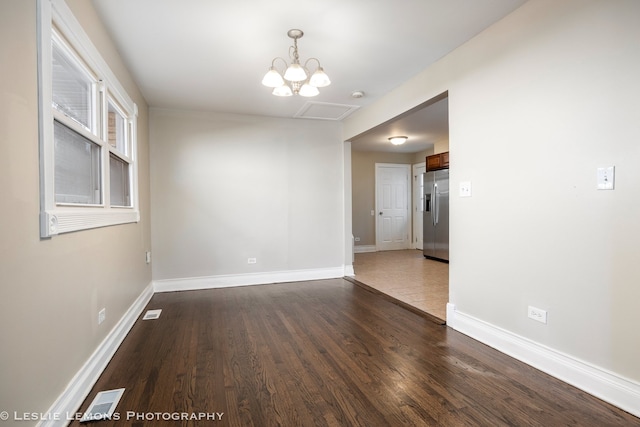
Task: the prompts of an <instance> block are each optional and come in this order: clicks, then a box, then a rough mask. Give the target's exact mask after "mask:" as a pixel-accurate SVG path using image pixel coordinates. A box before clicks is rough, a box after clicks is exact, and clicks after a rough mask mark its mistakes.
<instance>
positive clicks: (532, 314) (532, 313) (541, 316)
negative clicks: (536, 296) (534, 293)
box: [527, 306, 547, 324]
mask: <svg viewBox="0 0 640 427" xmlns="http://www.w3.org/2000/svg"><path fill="white" fill-rule="evenodd" d="M527 315H528V316H529V318H530V319H533V320H535V321H537V322H540V323H544V324H546V323H547V312H546V311H545V310H542V309H540V308H536V307H531V306H529V307H527Z"/></svg>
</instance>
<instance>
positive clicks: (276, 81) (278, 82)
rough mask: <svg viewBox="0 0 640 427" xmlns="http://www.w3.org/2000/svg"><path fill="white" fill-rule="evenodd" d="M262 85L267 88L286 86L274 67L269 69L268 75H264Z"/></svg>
mask: <svg viewBox="0 0 640 427" xmlns="http://www.w3.org/2000/svg"><path fill="white" fill-rule="evenodd" d="M262 84H263V85H265V86H267V87H280V86H282V85H283V84H284V79H283V78H282V75H281V74H280V73H279V72H278V70H276V68H275V67H273V66H272V67H271V68H269V71H267V74H265V75H264V77H263V79H262Z"/></svg>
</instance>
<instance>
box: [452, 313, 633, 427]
mask: <svg viewBox="0 0 640 427" xmlns="http://www.w3.org/2000/svg"><path fill="white" fill-rule="evenodd" d="M447 325H448V326H450V327H451V328H453V329H455V330H456V331H458V332H461V333H463V334H465V335H468V336H470V337H471V338H474V339H476V340H478V341H480V342H482V343H484V344H486V345H488V346H490V347H493V348H495V349H496V350H499V351H500V352H502V353H505V354H507V355H509V356H511V357H513V358H515V359H518V360H520V361H522V362H524V363H526V364H528V365H531V366H533V367H534V368H536V369H539V370H541V371H543V372H546V373H547V374H549V375H551V376H553V377H556V378H558V379H560V380H562V381H564V382H566V383H569V384H571V385H573V386H575V387H577V388H579V389H581V390H584V391H586V392H587V393H589V394H592V395H593V396H596V397H597V398H599V399H602V400H604V401H605V402H609V403H611V404H612V405H615V406H617V407H619V408H621V409H623V410H625V411H627V412H629V413H630V414H633V415H635V416H636V417H640V384H638V383H637V382H634V381H631V380H629V379H626V378H623V377H621V376H619V375H617V374H615V373H612V372H609V371H607V370H605V369H602V368H599V367H597V366H593V365H591V364H589V363H586V362H583V361H581V360H579V359H576V358H574V357H572V356H569V355H567V354H564V353H561V352H559V351H557V350H554V349H552V348H549V347H546V346H544V345H541V344H539V343H536V342H535V341H531V340H529V339H527V338H524V337H522V336H519V335H516V334H514V333H512V332H509V331H507V330H505V329H502V328H499V327H497V326H495V325H492V324H490V323H487V322H484V321H482V320H480V319H477V318H475V317H473V316H469V315H468V314H464V313H461V312H459V311H456V308H455V305H454V304H447Z"/></svg>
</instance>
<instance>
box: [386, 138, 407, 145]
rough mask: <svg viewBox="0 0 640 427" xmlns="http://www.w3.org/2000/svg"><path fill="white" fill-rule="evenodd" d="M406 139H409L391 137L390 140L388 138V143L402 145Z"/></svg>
mask: <svg viewBox="0 0 640 427" xmlns="http://www.w3.org/2000/svg"><path fill="white" fill-rule="evenodd" d="M407 139H409V138H408V137H406V136H392V137H391V138H389V142H391V143H392V144H393V145H402V144H404V143H405V142H407Z"/></svg>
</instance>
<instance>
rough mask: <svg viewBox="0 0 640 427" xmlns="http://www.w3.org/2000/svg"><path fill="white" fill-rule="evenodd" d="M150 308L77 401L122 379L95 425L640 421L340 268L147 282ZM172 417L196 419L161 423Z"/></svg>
mask: <svg viewBox="0 0 640 427" xmlns="http://www.w3.org/2000/svg"><path fill="white" fill-rule="evenodd" d="M147 308H148V309H157V308H161V309H162V310H163V311H162V315H161V316H160V318H159V319H158V320H147V321H142V320H138V321H137V323H136V324H135V325H134V327H133V328H132V330H131V332H130V333H129V335H128V336H127V337H126V339H125V341H124V342H123V344H122V345H121V347H120V348H119V349H118V351H117V353H116V355H115V356H114V358H113V359H112V361H111V363H110V364H109V366H108V367H107V369H106V370H105V371H104V373H103V374H102V376H101V377H100V379H99V380H98V382H97V383H96V385H95V387H94V388H93V390H92V391H91V393H90V394H89V396H88V398H87V400H86V401H85V403H84V404H83V405H82V407H81V411H84V410H85V409H86V408H87V406H88V404H89V403H90V401H91V400H93V398H94V396H95V395H96V393H97V392H98V391H100V390H107V389H114V388H121V387H124V388H126V390H125V392H124V395H123V397H122V399H121V400H120V403H119V404H118V407H117V408H116V414H117V417H119V420H117V421H97V422H93V423H91V425H92V426H112V425H113V426H121V425H133V426H155V425H167V426H169V425H185V426H186V425H189V426H206V425H212V426H243V427H244V426H256V427H263V426H368V427H377V426H422V425H425V426H502V425H505V426H507V425H508V426H545V427H549V426H564V425H578V426H615V425H618V426H640V419H638V418H635V417H633V416H632V415H630V414H628V413H626V412H624V411H621V410H619V409H617V408H615V407H613V406H611V405H609V404H607V403H605V402H602V401H600V400H598V399H596V398H594V397H592V396H590V395H588V394H586V393H583V392H581V391H579V390H577V389H575V388H574V387H571V386H569V385H567V384H565V383H563V382H560V381H558V380H556V379H554V378H552V377H550V376H548V375H546V374H544V373H541V372H540V371H537V370H535V369H533V368H531V367H529V366H527V365H525V364H523V363H520V362H518V361H516V360H514V359H512V358H510V357H508V356H506V355H504V354H502V353H499V352H497V351H495V350H493V349H491V348H489V347H487V346H485V345H483V344H480V343H479V342H477V341H474V340H472V339H470V338H469V337H466V336H464V335H462V334H460V333H457V332H455V331H454V330H452V329H450V328H448V327H446V326H442V325H438V324H436V323H434V322H432V321H430V320H428V319H425V318H424V317H421V316H419V315H417V314H415V313H413V312H411V311H408V310H406V309H404V308H403V307H401V306H398V305H396V304H393V303H392V302H390V301H388V300H387V299H385V298H382V297H381V296H380V295H377V294H375V293H372V292H369V291H367V290H366V289H364V288H362V287H359V286H358V285H356V284H354V283H350V282H348V281H345V280H342V279H336V280H320V281H313V282H300V283H286V284H275V285H265V286H248V287H238V288H226V289H213V290H203V291H189V292H174V293H163V294H156V295H154V296H153V298H152V300H151V302H150V304H149V306H148V307H147ZM216 413H219V414H222V415H221V419H220V420H217V419H218V415H215V414H216ZM205 414H208V415H205ZM181 417H187V418H198V417H199V418H201V419H202V420H201V421H197V420H193V419H191V420H186V419H185V420H167V421H163V418H181ZM206 417H209V418H210V419H209V420H207V419H206ZM211 418H215V419H216V420H213V419H211ZM72 425H74V426H77V425H82V424H79V423H78V422H77V421H74V422H73V423H72Z"/></svg>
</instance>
